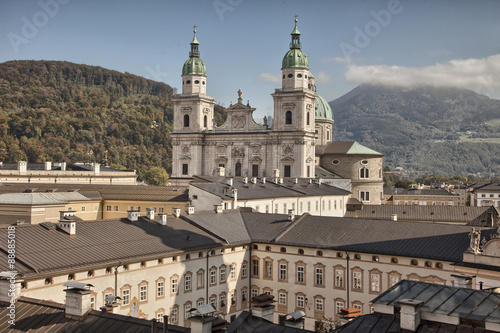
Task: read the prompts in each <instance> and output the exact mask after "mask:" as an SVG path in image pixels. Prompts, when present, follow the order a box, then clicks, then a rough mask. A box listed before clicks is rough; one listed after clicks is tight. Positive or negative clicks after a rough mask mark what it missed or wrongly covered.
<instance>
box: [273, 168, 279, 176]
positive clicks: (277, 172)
mask: <svg viewBox="0 0 500 333" xmlns="http://www.w3.org/2000/svg"><path fill="white" fill-rule="evenodd" d="M273 176H274V178H279V176H280V169H274V170H273Z"/></svg>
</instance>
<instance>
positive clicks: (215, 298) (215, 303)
mask: <svg viewBox="0 0 500 333" xmlns="http://www.w3.org/2000/svg"><path fill="white" fill-rule="evenodd" d="M210 305H211V306H212V307H213V308H214V309H217V297H216V296H214V297H210Z"/></svg>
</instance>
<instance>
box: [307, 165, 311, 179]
mask: <svg viewBox="0 0 500 333" xmlns="http://www.w3.org/2000/svg"><path fill="white" fill-rule="evenodd" d="M307 177H311V166H310V165H308V166H307Z"/></svg>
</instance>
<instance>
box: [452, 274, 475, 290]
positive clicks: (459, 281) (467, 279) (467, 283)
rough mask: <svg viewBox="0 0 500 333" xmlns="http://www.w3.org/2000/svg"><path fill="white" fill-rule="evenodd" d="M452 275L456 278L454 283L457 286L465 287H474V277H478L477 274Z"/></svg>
mask: <svg viewBox="0 0 500 333" xmlns="http://www.w3.org/2000/svg"><path fill="white" fill-rule="evenodd" d="M451 276H452V277H453V278H454V279H453V283H454V286H455V287H459V288H465V289H472V279H473V278H475V277H476V276H475V275H469V274H463V273H456V274H451Z"/></svg>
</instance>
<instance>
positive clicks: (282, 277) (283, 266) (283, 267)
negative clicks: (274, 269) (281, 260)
mask: <svg viewBox="0 0 500 333" xmlns="http://www.w3.org/2000/svg"><path fill="white" fill-rule="evenodd" d="M280 280H286V264H280Z"/></svg>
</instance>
